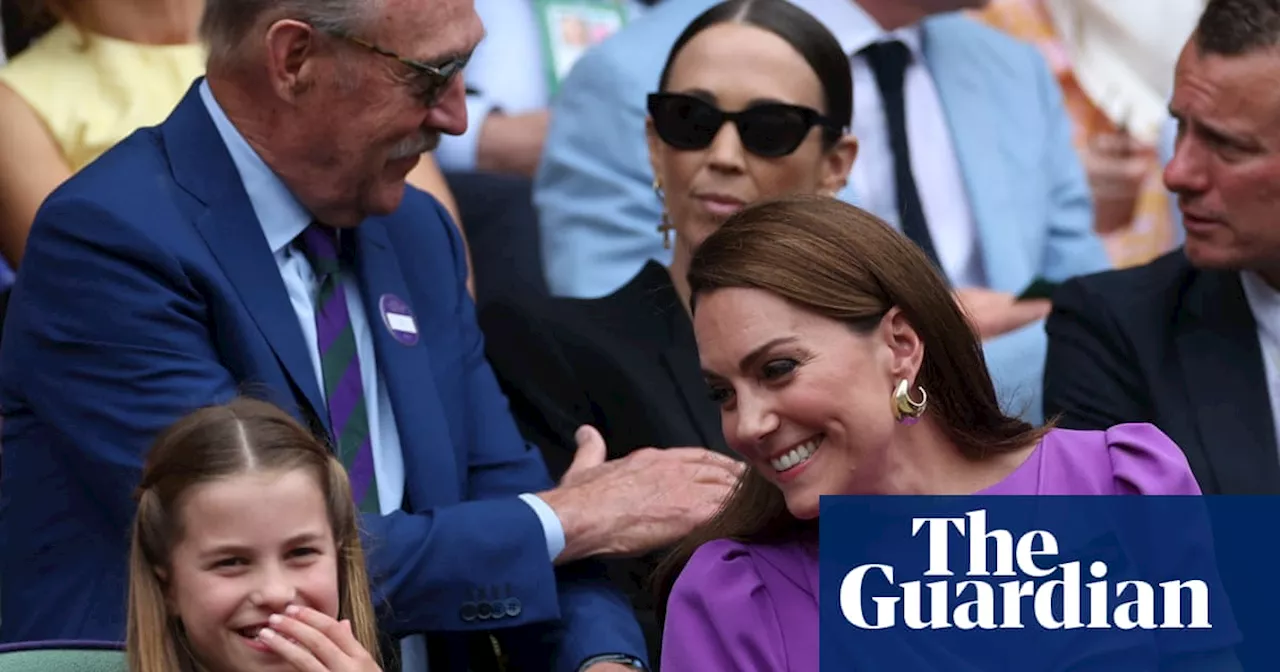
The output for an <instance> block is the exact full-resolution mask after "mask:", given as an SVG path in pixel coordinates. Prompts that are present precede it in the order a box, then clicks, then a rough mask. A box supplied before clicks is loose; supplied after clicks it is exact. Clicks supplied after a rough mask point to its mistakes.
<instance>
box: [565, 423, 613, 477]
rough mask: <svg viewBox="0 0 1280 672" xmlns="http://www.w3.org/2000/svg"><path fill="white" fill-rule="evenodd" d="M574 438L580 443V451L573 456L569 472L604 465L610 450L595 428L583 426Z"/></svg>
mask: <svg viewBox="0 0 1280 672" xmlns="http://www.w3.org/2000/svg"><path fill="white" fill-rule="evenodd" d="M573 438H574V440H575V441H577V442H578V449H577V451H576V452H574V454H573V463H572V464H570V465H569V469H568V471H570V472H574V471H581V470H584V469H590V468H592V467H596V466H599V465H601V464H604V459H605V457H606V455H607V454H608V450H607V448H606V447H605V444H604V437H603V436H600V432H599V431H598V430H597V429H596V428H595V427H592V426H591V425H583V426H581V427H579V428H578V432H577V433H576V434H574V436H573Z"/></svg>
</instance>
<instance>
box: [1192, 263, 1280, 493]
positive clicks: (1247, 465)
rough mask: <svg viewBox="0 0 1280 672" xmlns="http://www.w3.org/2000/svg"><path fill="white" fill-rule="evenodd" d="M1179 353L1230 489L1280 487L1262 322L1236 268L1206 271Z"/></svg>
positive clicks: (1201, 428)
mask: <svg viewBox="0 0 1280 672" xmlns="http://www.w3.org/2000/svg"><path fill="white" fill-rule="evenodd" d="M1182 317H1183V318H1184V319H1183V320H1181V324H1179V325H1177V330H1178V331H1177V337H1176V338H1177V350H1178V357H1179V360H1180V361H1181V363H1182V368H1183V372H1184V375H1185V379H1186V385H1187V397H1188V399H1189V400H1190V402H1191V407H1192V408H1193V409H1195V411H1194V413H1195V420H1196V428H1197V430H1198V433H1199V435H1200V447H1201V450H1203V451H1204V458H1205V460H1206V461H1207V462H1208V463H1209V464H1210V465H1211V468H1212V469H1213V473H1214V476H1215V480H1216V481H1217V483H1218V486H1219V488H1220V490H1221V491H1223V492H1233V493H1251V494H1257V493H1274V492H1278V491H1280V459H1278V458H1277V452H1276V450H1277V448H1276V436H1275V425H1274V422H1273V420H1272V414H1271V403H1270V394H1269V392H1268V389H1267V379H1266V369H1265V367H1264V365H1263V361H1262V350H1261V347H1260V346H1259V344H1258V336H1257V326H1256V323H1255V322H1254V319H1253V313H1252V311H1250V309H1249V304H1248V302H1247V300H1246V299H1245V297H1244V291H1243V289H1242V288H1241V286H1240V280H1239V277H1238V276H1236V275H1235V274H1234V273H1227V272H1216V271H1205V272H1201V273H1200V274H1199V275H1198V276H1197V277H1196V279H1195V280H1193V284H1192V285H1191V287H1189V288H1188V290H1187V293H1186V295H1185V297H1184V299H1183V309H1182Z"/></svg>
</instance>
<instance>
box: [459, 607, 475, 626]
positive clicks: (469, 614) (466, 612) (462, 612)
mask: <svg viewBox="0 0 1280 672" xmlns="http://www.w3.org/2000/svg"><path fill="white" fill-rule="evenodd" d="M458 616H460V617H461V618H462V620H463V621H465V622H467V623H470V622H471V621H474V620H476V603H475V602H463V603H462V609H459V610H458Z"/></svg>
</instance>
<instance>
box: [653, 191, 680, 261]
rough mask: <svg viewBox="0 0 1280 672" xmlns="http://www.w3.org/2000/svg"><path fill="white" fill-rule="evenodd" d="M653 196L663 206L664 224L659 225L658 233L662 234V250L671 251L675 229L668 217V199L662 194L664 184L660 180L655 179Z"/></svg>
mask: <svg viewBox="0 0 1280 672" xmlns="http://www.w3.org/2000/svg"><path fill="white" fill-rule="evenodd" d="M653 194H654V195H655V196H657V197H658V203H660V204H661V205H662V223H661V224H659V225H658V233H661V234H662V249H664V250H669V249H671V232H672V231H674V230H675V227H674V226H672V225H671V218H670V217H668V216H667V197H666V195H665V194H663V193H662V182H661V181H660V180H659V179H658V178H656V177H655V178H653Z"/></svg>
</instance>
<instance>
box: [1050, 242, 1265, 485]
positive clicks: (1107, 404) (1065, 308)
mask: <svg viewBox="0 0 1280 672" xmlns="http://www.w3.org/2000/svg"><path fill="white" fill-rule="evenodd" d="M1045 329H1046V330H1047V331H1048V333H1049V352H1048V359H1047V361H1046V364H1045V377H1044V400H1045V408H1044V411H1045V417H1046V418H1052V417H1053V416H1054V415H1055V414H1058V413H1061V414H1062V416H1061V419H1060V422H1059V425H1060V426H1062V427H1067V428H1071V429H1105V428H1107V427H1110V426H1112V425H1116V424H1120V423H1124V422H1150V423H1152V424H1154V425H1156V426H1157V427H1159V428H1160V429H1161V430H1163V431H1164V432H1165V433H1166V434H1168V435H1169V437H1170V438H1172V439H1173V440H1174V442H1176V443H1177V444H1178V445H1179V446H1181V447H1182V450H1183V452H1184V453H1186V456H1187V461H1188V462H1189V463H1190V465H1191V470H1192V471H1193V472H1194V473H1195V475H1196V479H1197V480H1198V481H1199V483H1200V488H1201V489H1202V490H1203V491H1204V492H1206V493H1211V494H1214V493H1216V494H1277V493H1280V457H1277V445H1276V432H1275V425H1274V423H1273V420H1272V415H1271V404H1270V396H1269V393H1268V390H1267V380H1266V369H1265V367H1264V365H1263V360H1262V349H1261V346H1260V345H1259V344H1258V336H1257V325H1256V324H1255V322H1254V319H1253V313H1252V311H1251V310H1250V309H1249V304H1248V302H1247V300H1246V299H1245V296H1244V290H1243V288H1242V287H1241V285H1240V277H1239V274H1237V273H1235V272H1229V271H1213V270H1197V269H1195V268H1193V267H1192V266H1191V264H1190V263H1189V262H1188V261H1187V258H1186V256H1185V255H1184V254H1183V253H1182V251H1181V250H1177V251H1175V252H1172V253H1170V254H1168V255H1165V256H1164V257H1161V258H1160V259H1157V260H1155V261H1154V262H1152V263H1150V264H1148V265H1146V266H1142V267H1139V268H1133V269H1126V270H1121V271H1109V272H1106V273H1101V274H1097V275H1092V276H1087V277H1082V278H1076V279H1073V280H1071V281H1069V282H1067V283H1065V284H1063V285H1062V287H1061V288H1060V289H1059V290H1058V291H1057V293H1056V294H1055V295H1054V298H1053V313H1052V314H1051V315H1050V316H1049V320H1048V322H1047V324H1046V326H1045Z"/></svg>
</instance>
